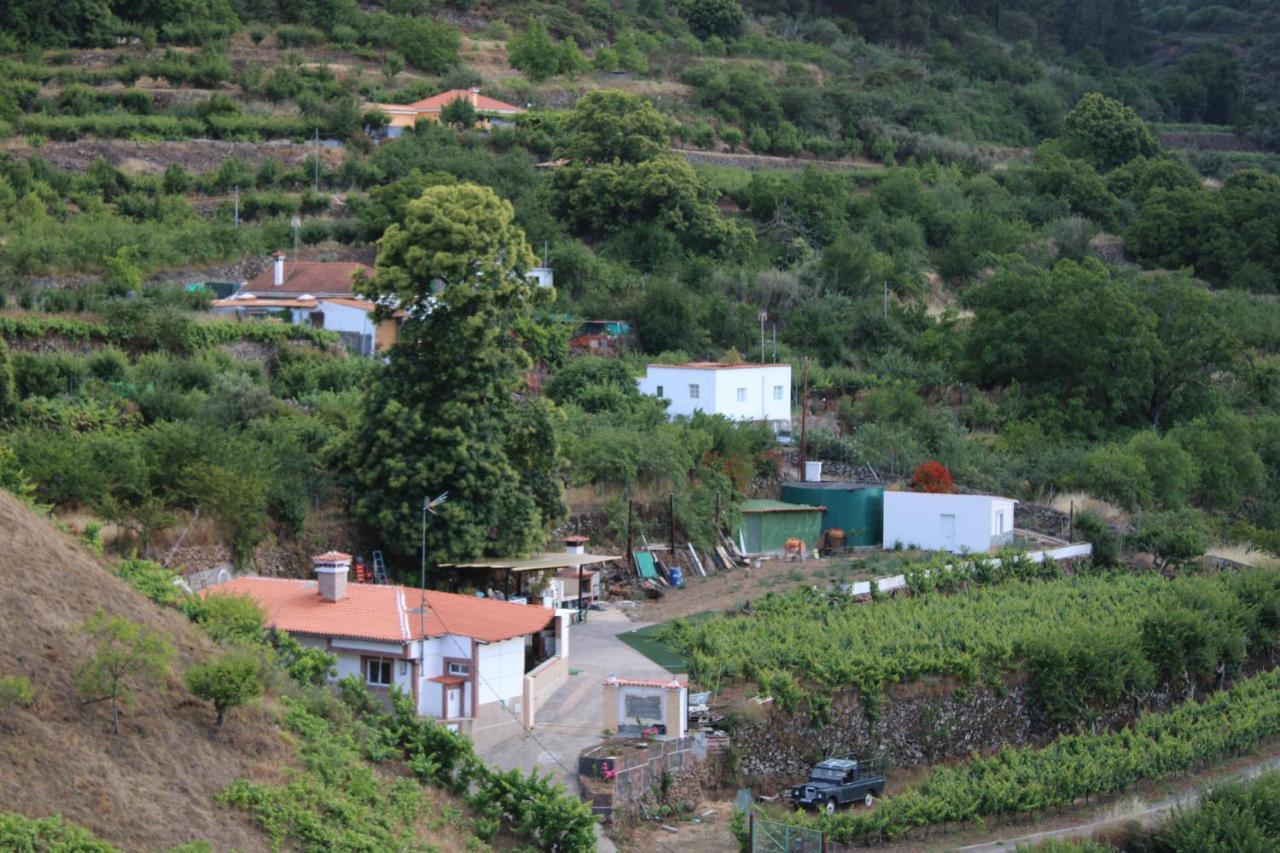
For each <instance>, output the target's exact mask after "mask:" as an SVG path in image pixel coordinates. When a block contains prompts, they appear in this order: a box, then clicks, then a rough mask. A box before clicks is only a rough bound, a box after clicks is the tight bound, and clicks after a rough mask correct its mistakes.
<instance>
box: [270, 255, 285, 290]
mask: <svg viewBox="0 0 1280 853" xmlns="http://www.w3.org/2000/svg"><path fill="white" fill-rule="evenodd" d="M272 257H274V258H275V259H276V264H275V266H276V274H275V280H274V282H273V284H275V286H276V287H279V286H280V285H282V284H284V252H276V253H275V255H273V256H272Z"/></svg>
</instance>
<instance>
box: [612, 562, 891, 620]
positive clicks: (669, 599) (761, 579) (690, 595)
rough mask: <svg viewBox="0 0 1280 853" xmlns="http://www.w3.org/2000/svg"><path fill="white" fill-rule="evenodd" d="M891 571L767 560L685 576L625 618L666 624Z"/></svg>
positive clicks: (831, 564) (820, 563) (637, 607)
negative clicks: (679, 583)
mask: <svg viewBox="0 0 1280 853" xmlns="http://www.w3.org/2000/svg"><path fill="white" fill-rule="evenodd" d="M892 571H893V570H891V569H889V568H877V569H876V570H875V571H874V572H863V571H851V570H850V568H849V558H848V557H837V558H835V559H832V560H828V559H826V558H823V559H819V560H814V559H812V558H810V559H806V560H804V561H794V562H793V561H788V560H782V559H768V560H763V561H761V563H760V567H759V568H750V569H734V570H733V571H728V572H726V571H721V572H717V573H716V574H713V575H711V576H710V577H705V578H704V577H696V576H695V577H689V576H688V575H685V579H684V582H685V585H684V589H668V590H666V592H665V594H664V595H663V596H662V598H660V599H658V600H657V601H642V602H640V603H639V604H637V605H636V606H635V607H633V608H631V609H630V610H629V611H628V614H627V615H628V616H630V617H631V618H632V619H634V620H636V621H638V622H666V621H667V620H668V619H676V618H679V617H681V616H692V615H693V614H695V613H704V612H706V611H708V610H730V609H732V608H734V607H738V606H739V605H742V604H744V603H746V602H748V601H751V600H753V599H756V598H759V597H760V596H762V595H764V594H765V593H767V592H771V591H772V592H785V591H786V590H788V589H791V588H792V587H794V586H797V585H799V584H811V585H817V586H818V587H820V588H823V589H825V588H826V587H827V586H828V585H829V584H830V583H831V582H832V581H833V580H834V581H836V582H838V583H851V582H853V581H860V580H867V579H868V578H871V577H873V576H876V575H880V574H891V573H892Z"/></svg>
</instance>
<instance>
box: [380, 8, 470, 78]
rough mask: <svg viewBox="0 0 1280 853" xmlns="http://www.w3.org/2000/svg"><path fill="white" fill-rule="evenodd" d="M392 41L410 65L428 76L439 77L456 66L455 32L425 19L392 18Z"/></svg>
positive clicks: (456, 32)
mask: <svg viewBox="0 0 1280 853" xmlns="http://www.w3.org/2000/svg"><path fill="white" fill-rule="evenodd" d="M393 32H394V35H393V39H394V41H395V47H396V50H398V51H399V52H400V53H401V54H402V55H403V56H404V58H405V59H406V60H408V62H409V64H410V65H413V66H415V67H417V68H419V69H421V70H423V71H426V72H427V73H428V74H443V73H444V72H446V71H448V70H449V69H450V68H452V67H453V66H455V65H457V64H458V47H459V45H460V44H461V37H460V36H459V35H458V31H457V30H456V29H454V28H453V27H451V26H449V25H448V24H445V23H440V22H437V21H432V20H430V19H427V18H403V17H399V18H396V22H395V28H394V31H393Z"/></svg>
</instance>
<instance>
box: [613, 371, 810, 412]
mask: <svg viewBox="0 0 1280 853" xmlns="http://www.w3.org/2000/svg"><path fill="white" fill-rule="evenodd" d="M636 381H637V382H638V383H639V386H640V393H641V394H648V395H650V396H652V397H661V398H662V399H664V400H666V401H668V402H667V415H668V416H670V417H673V418H674V417H678V416H680V415H692V414H693V413H694V412H705V413H707V414H709V415H724V416H725V417H726V418H728V419H729V420H732V421H768V422H770V423H775V424H786V425H788V426H789V425H790V423H791V365H789V364H721V363H719V362H714V361H694V362H689V363H687V364H651V365H649V368H648V370H647V372H646V373H645V375H644V376H643V377H642V378H640V379H638V380H636Z"/></svg>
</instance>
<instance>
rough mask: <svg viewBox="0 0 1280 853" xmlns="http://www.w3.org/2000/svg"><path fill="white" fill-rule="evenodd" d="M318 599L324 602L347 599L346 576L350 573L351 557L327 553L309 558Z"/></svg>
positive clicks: (339, 552) (339, 553)
mask: <svg viewBox="0 0 1280 853" xmlns="http://www.w3.org/2000/svg"><path fill="white" fill-rule="evenodd" d="M311 565H312V566H313V567H314V569H315V573H316V583H317V584H318V585H319V587H320V597H321V598H323V599H324V600H325V601H341V600H342V599H344V598H346V597H347V574H348V573H349V572H350V571H351V555H350V554H344V553H342V552H341V551H329V552H327V553H324V554H317V555H316V556H314V557H312V558H311Z"/></svg>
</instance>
